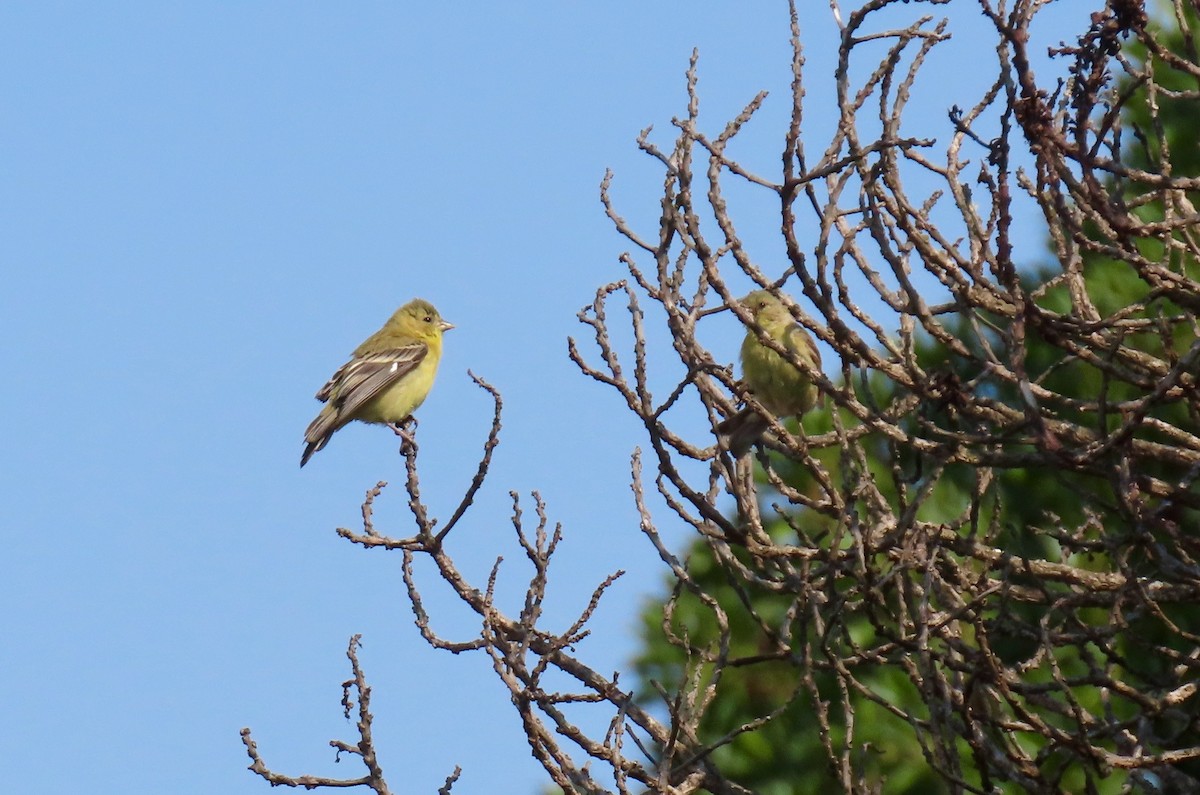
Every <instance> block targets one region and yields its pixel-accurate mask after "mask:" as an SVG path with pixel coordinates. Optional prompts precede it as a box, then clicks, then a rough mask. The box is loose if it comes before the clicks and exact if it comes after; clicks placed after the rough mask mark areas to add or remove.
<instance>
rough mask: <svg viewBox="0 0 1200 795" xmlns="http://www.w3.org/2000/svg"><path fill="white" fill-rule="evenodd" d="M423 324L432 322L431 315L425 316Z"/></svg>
mask: <svg viewBox="0 0 1200 795" xmlns="http://www.w3.org/2000/svg"><path fill="white" fill-rule="evenodd" d="M425 322H426V323H432V322H433V316H432V315H426V316H425Z"/></svg>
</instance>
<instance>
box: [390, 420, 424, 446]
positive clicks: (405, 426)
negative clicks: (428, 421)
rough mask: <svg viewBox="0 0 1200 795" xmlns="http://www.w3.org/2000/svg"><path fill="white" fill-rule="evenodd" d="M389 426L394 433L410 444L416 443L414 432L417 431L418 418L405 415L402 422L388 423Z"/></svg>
mask: <svg viewBox="0 0 1200 795" xmlns="http://www.w3.org/2000/svg"><path fill="white" fill-rule="evenodd" d="M388 427H389V428H391V429H392V433H394V434H396V435H397V436H399V437H400V438H401V439H403V440H404V441H406V442H408V443H409V444H414V443H415V440H414V439H413V434H414V433H416V431H417V418H416V417H411V416H410V417H405V418H404V419H402V420H400V422H392V423H388Z"/></svg>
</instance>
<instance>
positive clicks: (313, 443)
mask: <svg viewBox="0 0 1200 795" xmlns="http://www.w3.org/2000/svg"><path fill="white" fill-rule="evenodd" d="M343 424H344V423H339V422H338V412H337V409H335V408H334V407H333V406H330V405H328V404H326V406H325V407H324V408H322V409H321V413H320V414H318V415H317V418H316V419H314V420H313V421H312V422H310V423H309V424H308V428H307V429H306V430H305V431H304V443H305V444H304V453H303V454H302V455H301V456H300V466H304V465H305V464H307V463H308V459H310V458H312V457H313V453H315V452H317V451H318V450H320V449H321V448H322V447H324V446H325V445H326V444H328V443H329V437H330V436H333V432H334V431H336V430H337V429H338V428H340V427H341V426H342V425H343Z"/></svg>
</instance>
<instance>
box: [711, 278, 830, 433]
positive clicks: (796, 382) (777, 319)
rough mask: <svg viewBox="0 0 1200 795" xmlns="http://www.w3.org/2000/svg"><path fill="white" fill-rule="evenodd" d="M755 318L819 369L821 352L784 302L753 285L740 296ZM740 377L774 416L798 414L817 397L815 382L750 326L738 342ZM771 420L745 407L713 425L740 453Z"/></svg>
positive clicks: (800, 358) (800, 356) (774, 335)
mask: <svg viewBox="0 0 1200 795" xmlns="http://www.w3.org/2000/svg"><path fill="white" fill-rule="evenodd" d="M739 303H740V304H742V306H744V307H746V309H748V310H750V315H751V317H753V318H754V322H755V323H757V324H758V326H759V327H760V328H761V329H762V330H763V332H764V333H765V334H766V335H767V336H768V337H769V338H770V339H772V340H774V341H775V342H777V343H779V345H780V347H782V348H783V349H784V350H786V351H788V352H789V353H792V354H794V355H795V357H796V358H797V359H799V360H800V361H802V362H804V363H805V364H807V365H809V366H810V367H812V368H813V369H816V370H819V369H821V355H820V353H818V352H817V346H816V343H814V342H813V339H812V337H810V336H809V334H808V332H807V331H805V330H804V328H803V327H802V326H801V325H800V324H799V323H797V322H796V320H795V319H794V318H793V317H792V313H791V312H789V311H788V308H787V307H786V306H784V305H783V302H782V301H780V300H779V299H778V298H776V297H775V296H774V295H772V294H771V293H769V292H767V291H766V290H757V291H755V292H753V293H750V295H748V296H746V297H745V298H743V299H741V301H739ZM741 359H742V382H743V383H744V384H745V386H746V389H747V390H749V392H750V393H751V394H753V395H754V397H755V398H756V399H757V400H758V402H759V403H761V404H762V406H763V408H765V409H766V410H767V411H769V412H771V413H772V414H774V415H775V417H776V418H779V419H782V418H784V417H799V416H801V415H802V414H804V412H806V411H808V410H809V409H811V408H812V407H813V406H814V405H815V404H816V402H817V396H818V393H817V387H816V385H815V384H814V383H813V382H812V379H810V378H809V377H808V376H807V375H805V373H804V372H803V371H802V370H800V369H799V368H797V367H796V366H795V365H793V364H792V363H791V362H790V361H789V360H788V359H787V358H786V357H784V356H782V355H780V354H779V353H778V352H777V351H775V350H772V349H771V348H769V347H768V346H766V345H764V344H763V343H762V342H761V341H760V340H759V338H758V332H757V331H755V329H753V328H747V329H746V338H745V339H744V340H743V341H742V354H741ZM770 426H771V423H770V422H769V421H768V420H767V418H766V417H764V416H762V415H761V414H759V413H758V412H757V411H755V410H754V409H752V408H751V407H749V406H746V407H745V408H743V409H742V410H741V411H739V412H738V413H737V414H734V415H732V416H731V417H728V418H727V419H725V420H724V421H723V422H721V424H720V425H718V426H717V432H718V433H720V434H721V435H722V436H723V437H725V439H726V444H727V445H728V447H729V451H730V452H731V453H733V454H734V455H735V456H741V455H743V454H745V453H746V452H748V451H749V450H750V447H751V446H752V445H753V444H754V443H755V442H757V441H758V440H759V438H760V437H761V436H762V435H763V433H765V432H766V430H767V428H769V427H770Z"/></svg>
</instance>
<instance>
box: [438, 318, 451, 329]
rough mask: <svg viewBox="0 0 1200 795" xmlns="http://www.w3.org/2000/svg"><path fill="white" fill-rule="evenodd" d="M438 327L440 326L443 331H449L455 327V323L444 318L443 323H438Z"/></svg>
mask: <svg viewBox="0 0 1200 795" xmlns="http://www.w3.org/2000/svg"><path fill="white" fill-rule="evenodd" d="M438 328H440V329H441V330H442V331H449V330H450V329H452V328H454V324H453V323H451V322H449V321H448V320H443V321H442V322H441V323H438Z"/></svg>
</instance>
